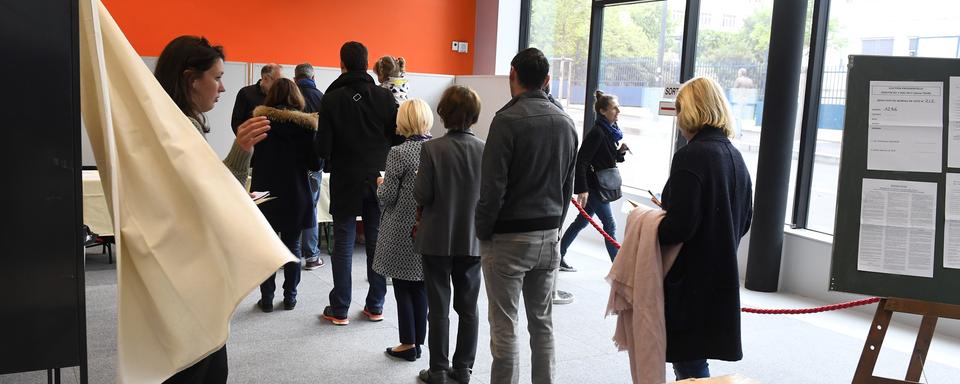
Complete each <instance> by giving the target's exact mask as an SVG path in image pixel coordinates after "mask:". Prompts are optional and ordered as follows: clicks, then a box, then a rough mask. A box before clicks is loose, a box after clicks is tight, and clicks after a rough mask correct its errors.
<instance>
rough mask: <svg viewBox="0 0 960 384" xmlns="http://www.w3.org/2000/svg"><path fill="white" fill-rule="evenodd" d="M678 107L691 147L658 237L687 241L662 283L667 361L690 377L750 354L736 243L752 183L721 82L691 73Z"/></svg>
mask: <svg viewBox="0 0 960 384" xmlns="http://www.w3.org/2000/svg"><path fill="white" fill-rule="evenodd" d="M676 107H677V125H678V126H679V128H680V133H681V134H682V135H683V137H684V138H686V139H687V145H685V146H684V147H683V148H680V149H679V150H678V151H677V152H676V153H675V154H674V155H673V163H672V165H671V167H670V168H671V169H670V179H669V180H667V184H666V185H665V186H664V190H663V202H662V207H663V209H664V210H666V216H665V217H664V219H663V221H662V222H661V223H660V232H659V239H660V244H661V245H669V244H677V243H683V248H682V249H681V250H680V254H679V256H678V257H677V260H676V262H675V263H674V264H673V267H672V268H671V269H670V271H669V272H668V273H667V276H666V278H665V279H664V283H663V284H664V301H665V306H666V312H665V315H666V325H667V361H668V362H671V363H673V369H674V372H675V373H676V376H677V380H683V379H687V378H691V377H697V378H700V377H709V376H710V371H709V369H708V365H707V359H719V360H726V361H737V360H740V359H741V358H743V352H742V350H741V347H740V276H739V270H738V268H737V248H738V247H739V245H740V238H742V237H743V235H744V234H746V233H747V230H748V229H749V228H750V218H751V216H752V214H753V207H752V206H753V203H752V196H753V191H752V189H753V186H752V183H751V181H750V174H749V173H748V172H747V166H746V164H744V162H743V157H742V156H741V155H740V152H739V151H738V150H737V149H736V148H735V147H734V146H733V145H732V144H731V143H730V140H728V137H730V136H731V135H732V134H733V131H732V124H733V122H732V120H731V118H732V117H731V115H730V107H729V104H728V103H727V100H726V98H725V97H724V94H723V89H722V88H720V85H718V84H717V83H716V82H715V81H713V80H711V79H709V78H703V77H699V78H695V79H692V80H690V81H688V82H687V83H685V84H684V85H683V87H681V88H680V90H679V92H678V93H677V100H676ZM655 202H656V201H655Z"/></svg>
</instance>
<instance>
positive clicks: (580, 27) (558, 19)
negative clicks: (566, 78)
mask: <svg viewBox="0 0 960 384" xmlns="http://www.w3.org/2000/svg"><path fill="white" fill-rule="evenodd" d="M665 5H666V3H665V2H664V3H648V4H636V5H628V6H613V7H609V8H607V10H606V11H605V14H604V29H603V43H602V44H603V57H604V58H605V59H620V58H637V57H655V56H656V55H657V49H658V45H659V36H660V28H661V25H660V20H661V16H662V10H663V9H662V6H665ZM668 15H669V14H668ZM530 19H531V28H530V45H531V46H533V47H537V48H540V49H541V50H543V51H544V53H545V54H546V55H547V56H549V57H565V58H572V59H574V61H576V62H579V61H585V60H586V56H587V49H588V44H589V38H590V1H587V0H556V1H546V0H535V1H533V5H532V12H531V16H530ZM667 23H668V24H667V31H671V30H673V28H674V27H675V24H676V23H675V22H674V21H673V20H670V18H669V16H668V17H667ZM666 42H667V45H668V46H667V47H664V48H665V49H666V50H670V49H674V50H676V49H677V47H675V45H677V44H676V41H674V40H672V39H667V41H666Z"/></svg>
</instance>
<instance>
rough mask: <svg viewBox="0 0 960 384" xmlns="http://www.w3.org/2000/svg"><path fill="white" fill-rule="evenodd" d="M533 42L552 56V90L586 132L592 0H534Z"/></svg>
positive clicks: (531, 14)
mask: <svg viewBox="0 0 960 384" xmlns="http://www.w3.org/2000/svg"><path fill="white" fill-rule="evenodd" d="M529 45H530V46H531V47H536V48H539V49H540V50H541V51H543V53H544V55H546V56H547V58H549V59H550V78H551V82H550V92H551V93H552V94H553V96H554V97H555V98H557V100H558V101H559V102H560V103H561V104H562V105H563V106H564V108H566V111H567V113H569V114H570V117H571V118H573V122H574V123H575V124H577V128H578V130H579V132H580V133H583V100H584V95H585V91H584V90H585V88H586V85H587V51H588V49H589V46H590V1H585V0H531V3H530V42H529Z"/></svg>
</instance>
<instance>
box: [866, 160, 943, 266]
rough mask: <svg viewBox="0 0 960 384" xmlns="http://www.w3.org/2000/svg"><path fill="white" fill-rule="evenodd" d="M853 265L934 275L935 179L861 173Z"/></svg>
mask: <svg viewBox="0 0 960 384" xmlns="http://www.w3.org/2000/svg"><path fill="white" fill-rule="evenodd" d="M862 198H863V200H862V202H861V205H860V245H859V252H858V256H857V269H858V270H861V271H868V272H880V273H890V274H896V275H909V276H920V277H933V254H934V252H933V251H934V246H935V245H934V240H935V239H936V226H935V225H934V221H935V220H936V208H937V183H921V182H915V181H899V180H881V179H863V196H862Z"/></svg>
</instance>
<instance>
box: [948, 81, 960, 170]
mask: <svg viewBox="0 0 960 384" xmlns="http://www.w3.org/2000/svg"><path fill="white" fill-rule="evenodd" d="M947 110H948V111H949V119H947V120H948V124H950V126H949V127H947V166H948V167H952V168H960V77H955V76H954V77H950V98H949V101H948V102H947Z"/></svg>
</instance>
